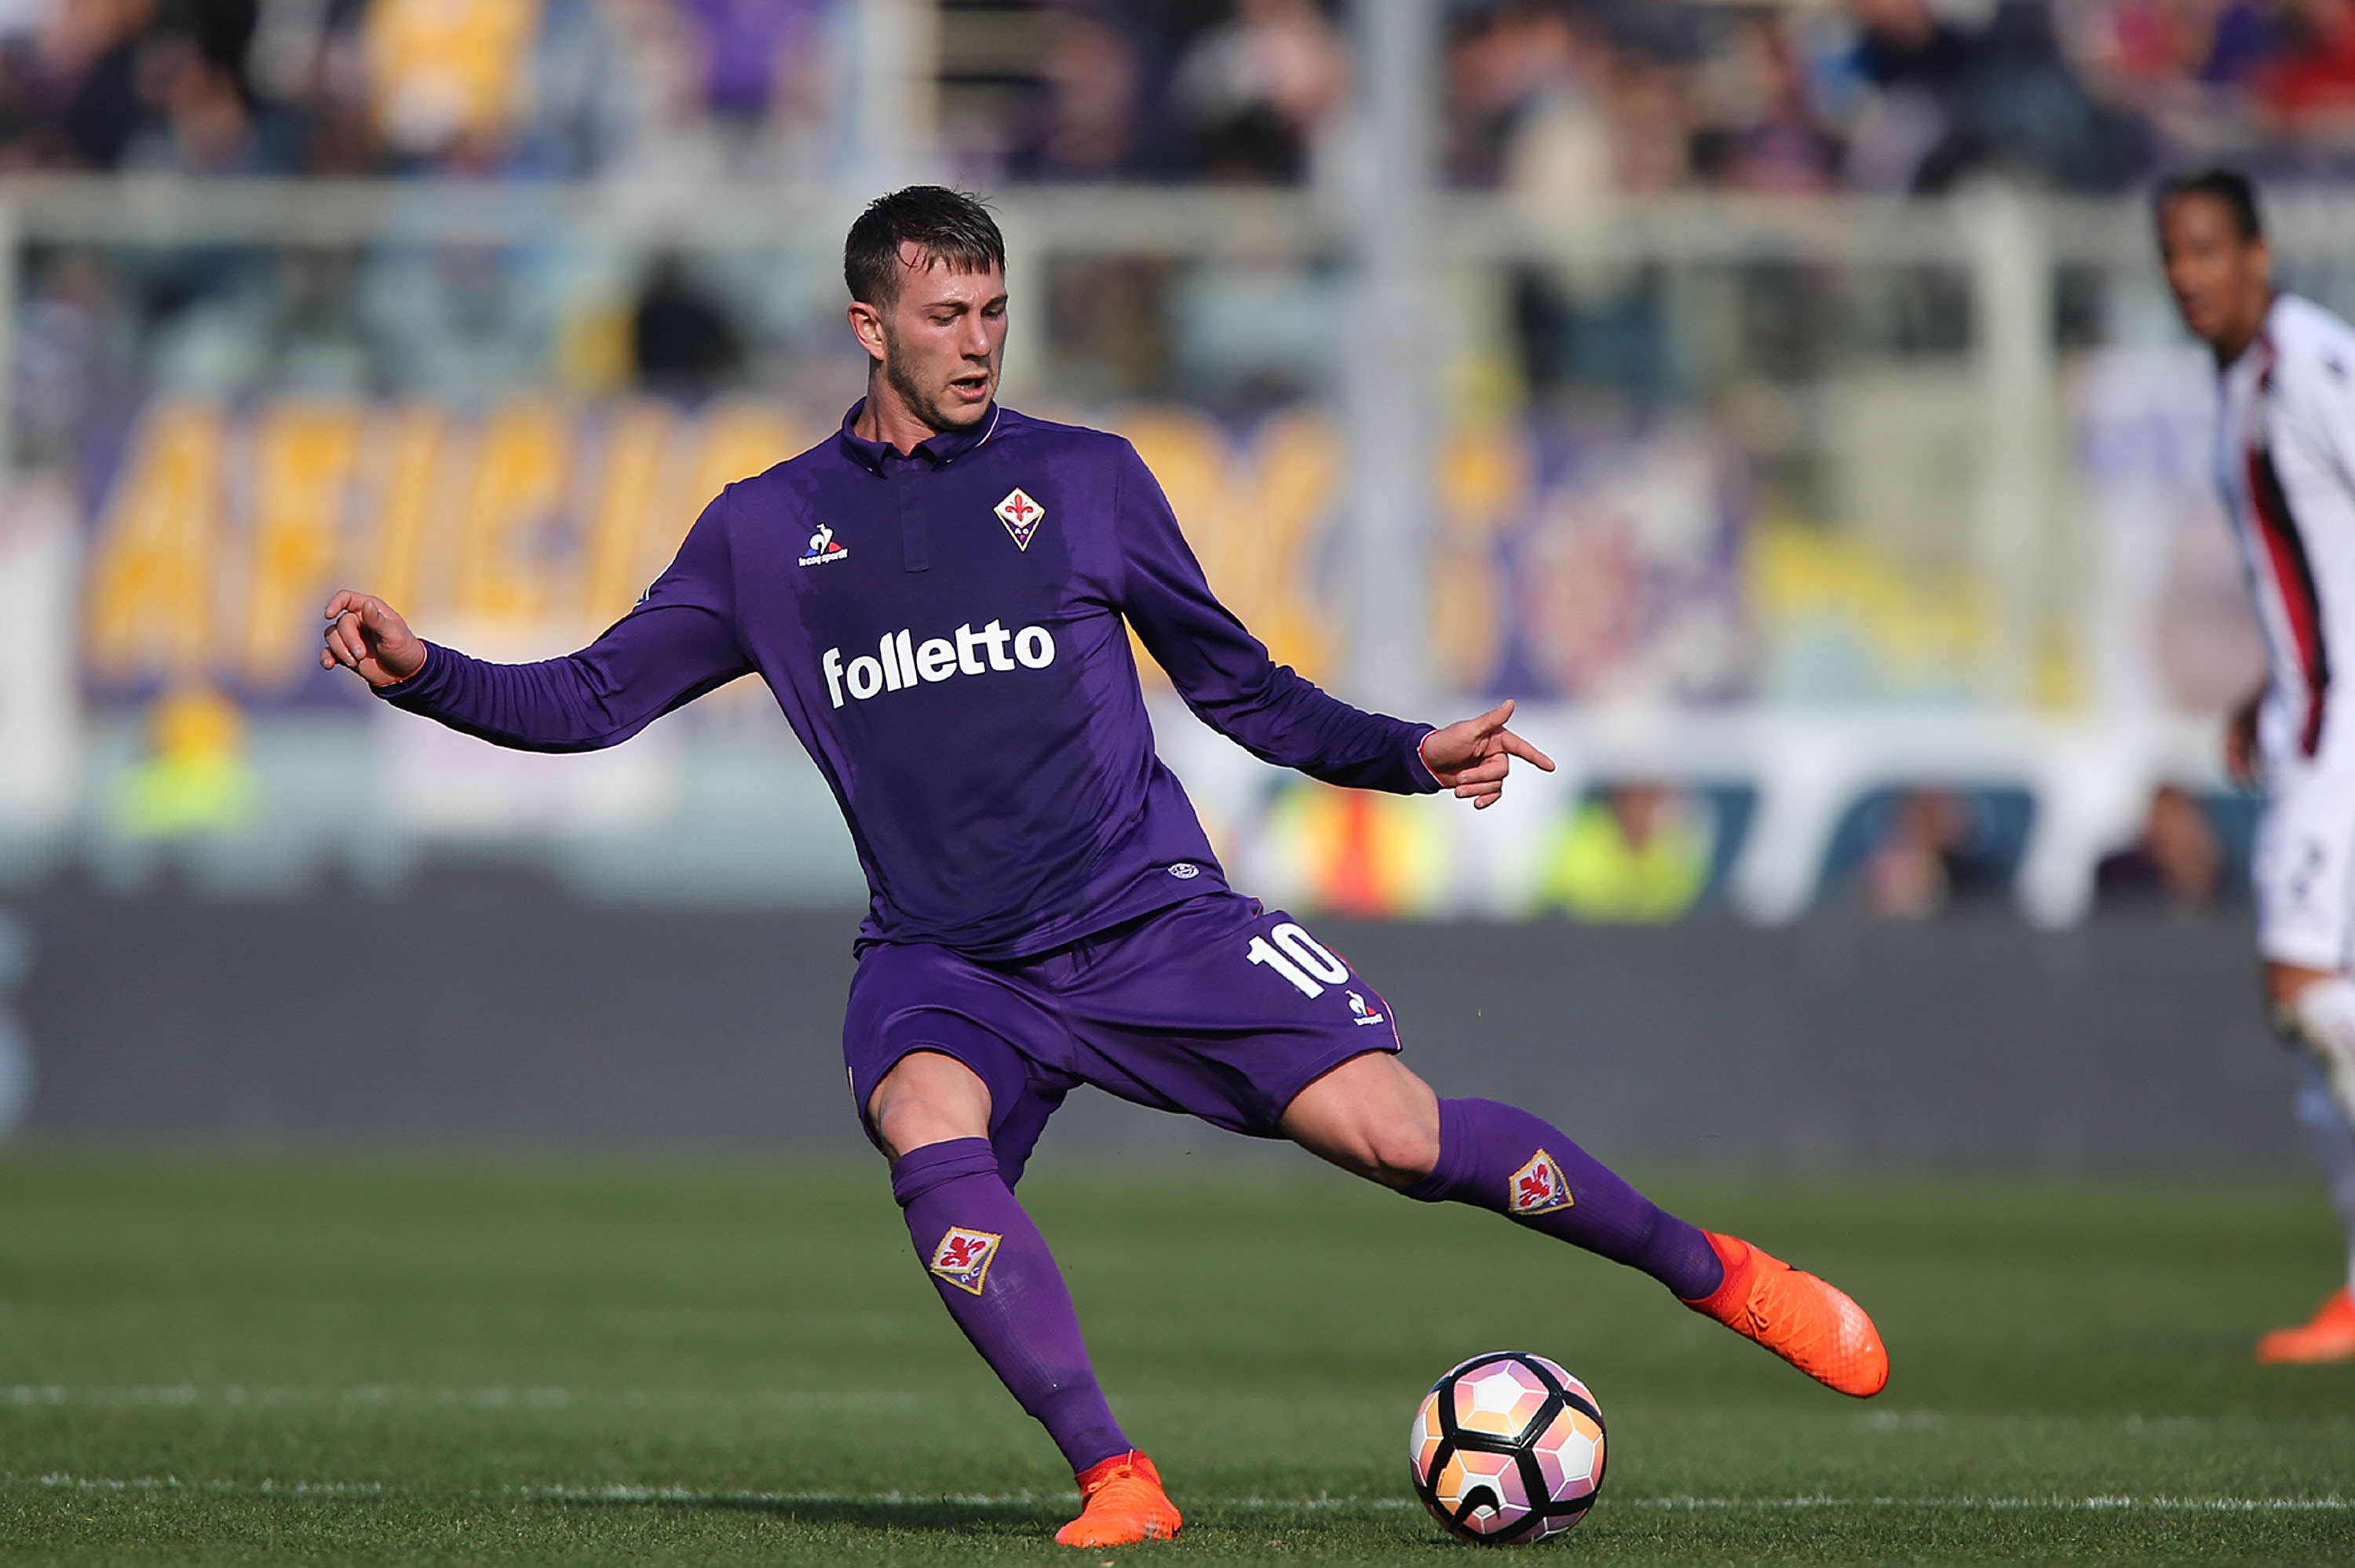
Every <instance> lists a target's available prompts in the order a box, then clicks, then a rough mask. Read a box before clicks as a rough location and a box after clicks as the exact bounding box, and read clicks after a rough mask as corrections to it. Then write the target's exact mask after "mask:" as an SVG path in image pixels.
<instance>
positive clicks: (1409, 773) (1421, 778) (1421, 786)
mask: <svg viewBox="0 0 2355 1568" xmlns="http://www.w3.org/2000/svg"><path fill="white" fill-rule="evenodd" d="M429 667H430V666H429ZM423 673H425V672H424V671H422V670H421V671H419V672H418V674H420V675H421V674H423ZM411 678H412V679H414V678H415V677H411ZM1438 728H1439V726H1437V725H1433V724H1418V725H1411V726H1408V731H1407V737H1406V749H1407V756H1408V758H1409V761H1408V762H1407V765H1406V777H1407V782H1408V786H1409V787H1410V789H1412V791H1413V792H1414V793H1415V794H1418V795H1435V794H1437V793H1438V792H1439V791H1440V790H1442V789H1445V788H1447V786H1445V785H1444V784H1442V783H1441V782H1440V781H1439V775H1438V774H1436V773H1433V771H1432V770H1431V764H1430V763H1428V762H1425V761H1424V760H1423V739H1424V737H1425V736H1430V735H1433V734H1435V733H1436V732H1437V731H1438Z"/></svg>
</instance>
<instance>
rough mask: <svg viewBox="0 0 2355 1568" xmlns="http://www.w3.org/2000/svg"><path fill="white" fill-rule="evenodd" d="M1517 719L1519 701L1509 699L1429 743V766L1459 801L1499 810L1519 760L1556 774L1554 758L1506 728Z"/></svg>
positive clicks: (1425, 752) (1441, 731)
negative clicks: (1499, 801)
mask: <svg viewBox="0 0 2355 1568" xmlns="http://www.w3.org/2000/svg"><path fill="white" fill-rule="evenodd" d="M1512 716H1513V699H1512V698H1510V697H1507V698H1506V699H1505V700H1504V701H1503V702H1501V703H1499V704H1497V705H1496V706H1495V707H1493V708H1490V709H1489V710H1488V711H1487V713H1485V714H1482V715H1480V716H1479V717H1478V718H1468V719H1458V720H1456V721H1455V723H1454V724H1452V725H1449V726H1447V727H1446V728H1445V729H1435V730H1433V731H1432V732H1431V733H1430V734H1429V735H1426V736H1423V766H1424V767H1425V768H1430V769H1431V776H1432V777H1433V779H1438V780H1439V782H1440V785H1441V787H1442V788H1444V789H1453V790H1455V798H1456V799H1457V800H1469V801H1471V802H1472V809H1473V810H1476V811H1478V810H1487V808H1488V807H1490V806H1493V805H1495V804H1496V803H1497V798H1498V797H1499V796H1501V795H1503V794H1504V792H1505V775H1506V774H1507V773H1508V772H1510V771H1511V770H1512V767H1513V758H1516V757H1518V758H1520V759H1521V760H1522V761H1524V762H1529V763H1534V764H1535V765H1536V766H1538V767H1540V768H1544V769H1545V770H1546V771H1547V772H1549V773H1550V772H1552V771H1553V758H1550V757H1548V756H1547V755H1546V754H1545V753H1544V752H1542V751H1540V750H1539V749H1538V748H1537V747H1534V746H1531V745H1530V744H1529V742H1528V741H1526V740H1523V739H1522V738H1521V737H1520V736H1518V735H1515V734H1514V733H1513V732H1512V731H1511V730H1509V729H1507V728H1506V727H1505V723H1506V721H1507V720H1508V719H1510V718H1511V717H1512Z"/></svg>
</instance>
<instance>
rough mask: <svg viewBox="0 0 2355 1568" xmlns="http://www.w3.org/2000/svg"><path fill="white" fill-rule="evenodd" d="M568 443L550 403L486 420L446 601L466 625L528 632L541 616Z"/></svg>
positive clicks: (527, 401) (527, 404) (520, 403)
mask: <svg viewBox="0 0 2355 1568" xmlns="http://www.w3.org/2000/svg"><path fill="white" fill-rule="evenodd" d="M571 445H572V427H571V421H570V419H569V418H566V417H565V414H564V411H563V410H562V409H560V408H559V407H558V406H557V405H556V404H555V403H554V402H553V401H551V400H549V399H547V398H542V397H522V398H517V399H516V400H514V401H512V402H509V403H506V404H505V405H503V406H501V407H500V408H498V409H496V411H495V412H494V413H493V414H492V415H491V418H490V421H489V423H488V425H487V426H486V427H485V429H484V431H483V438H482V448H481V451H480V454H479V455H478V456H477V458H476V460H475V464H474V484H473V485H472V486H471V487H470V489H469V493H468V495H467V499H466V509H465V511H464V514H463V520H462V522H461V523H460V524H459V529H458V577H457V583H456V588H455V591H454V593H453V607H454V608H455V609H456V610H457V611H458V613H459V614H460V615H461V616H463V617H464V618H465V620H466V622H467V624H468V625H469V626H472V627H484V628H489V629H493V630H529V629H530V627H531V626H532V625H533V623H535V622H537V621H538V620H539V619H540V618H541V617H542V616H544V615H546V614H547V613H548V609H549V602H550V599H551V595H550V593H549V588H550V584H549V578H550V577H551V576H552V575H553V573H552V571H551V567H552V566H553V556H554V554H555V552H554V550H553V548H552V546H553V545H554V544H555V543H556V530H557V528H558V527H559V524H560V521H561V520H560V517H559V508H560V507H561V506H562V505H563V503H564V492H565V481H566V478H567V473H566V462H567V459H568V458H569V456H570V451H571Z"/></svg>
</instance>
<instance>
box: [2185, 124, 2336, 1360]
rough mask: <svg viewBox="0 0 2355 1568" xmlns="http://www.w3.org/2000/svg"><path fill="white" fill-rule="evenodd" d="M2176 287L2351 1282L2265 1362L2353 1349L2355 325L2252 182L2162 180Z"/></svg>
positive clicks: (2233, 735) (2283, 924) (2279, 982)
mask: <svg viewBox="0 0 2355 1568" xmlns="http://www.w3.org/2000/svg"><path fill="white" fill-rule="evenodd" d="M2155 216H2156V217H2157V219H2158V242H2159V250H2160V254H2161V256H2162V258H2163V260H2165V262H2166V266H2167V282H2168V287H2169V289H2170V290H2172V291H2173V292H2174V294H2175V303H2176V307H2177V308H2178V309H2179V311H2181V312H2182V314H2183V322H2184V324H2185V325H2186V326H2188V327H2190V329H2191V331H2192V332H2193V333H2194V334H2197V335H2198V336H2199V337H2200V338H2201V339H2202V340H2203V341H2205V342H2206V343H2207V344H2208V346H2209V347H2210V348H2211V350H2213V351H2214V353H2215V355H2216V365H2217V369H2218V373H2219V376H2220V378H2221V387H2220V391H2221V394H2222V396H2221V399H2220V407H2219V410H2218V416H2217V419H2218V422H2217V430H2216V464H2217V482H2218V483H2219V484H2220V485H2221V486H2222V490H2223V493H2224V504H2225V506H2226V508H2227V509H2228V510H2229V512H2230V513H2231V514H2232V524H2233V530H2234V532H2235V533H2236V534H2237V535H2239V537H2240V543H2241V550H2242V555H2243V564H2244V565H2245V567H2246V568H2247V573H2248V579H2249V588H2250V592H2251V594H2252V595H2253V597H2254V599H2255V601H2256V610H2257V619H2258V620H2259V621H2260V622H2261V623H2262V624H2263V625H2264V633H2265V645H2266V647H2267V649H2268V651H2269V652H2270V655H2271V657H2270V663H2271V670H2270V672H2269V674H2268V678H2267V680H2266V682H2265V683H2264V687H2263V688H2261V689H2260V690H2259V691H2257V692H2256V693H2254V694H2252V695H2251V696H2250V698H2249V700H2248V701H2247V702H2246V703H2245V704H2243V705H2242V707H2241V708H2240V709H2239V710H2238V711H2237V712H2236V713H2235V714H2234V715H2233V717H2232V726H2231V728H2230V730H2229V731H2228V733H2227V736H2226V741H2225V749H2226V761H2227V763H2228V765H2229V766H2230V768H2231V769H2232V775H2233V777H2234V778H2236V779H2239V780H2241V781H2242V782H2243V783H2244V784H2256V783H2259V782H2262V783H2263V785H2264V791H2265V808H2264V817H2263V819H2262V820H2261V821H2260V822H2259V825H2258V829H2257V847H2256V864H2255V882H2256V899H2257V949H2258V953H2259V956H2260V957H2261V958H2262V959H2264V984H2265V999H2266V1001H2267V1003H2268V1004H2269V1005H2270V1007H2271V1008H2272V1010H2273V1018H2274V1022H2275V1025H2276V1027H2278V1028H2279V1029H2280V1030H2281V1031H2282V1033H2284V1034H2285V1035H2286V1037H2287V1038H2289V1039H2290V1040H2291V1041H2293V1042H2295V1043H2296V1044H2297V1045H2298V1046H2300V1047H2301V1048H2302V1049H2301V1051H2300V1054H2299V1061H2298V1071H2299V1076H2300V1083H2299V1086H2298V1092H2297V1102H2296V1109H2297V1119H2298V1121H2299V1123H2300V1125H2301V1126H2303V1127H2304V1128H2305V1129H2306V1132H2307V1141H2308V1143H2309V1144H2310V1145H2311V1146H2312V1148H2313V1150H2314V1154H2315V1157H2316V1159H2317V1160H2319V1161H2320V1162H2321V1165H2322V1169H2323V1175H2324V1178H2325V1180H2326V1181H2328V1184H2329V1188H2330V1193H2331V1197H2332V1199H2333V1201H2334V1202H2336V1203H2337V1205H2338V1208H2339V1215H2340V1217H2341V1218H2342V1219H2343V1220H2344V1221H2345V1223H2346V1226H2347V1234H2348V1282H2347V1283H2346V1284H2342V1285H2341V1286H2340V1287H2339V1289H2338V1290H2336V1291H2334V1292H2333V1293H2332V1294H2331V1295H2330V1297H2329V1298H2328V1299H2327V1300H2325V1301H2324V1302H2323V1304H2322V1308H2321V1309H2320V1310H2319V1311H2318V1312H2317V1313H2316V1314H2315V1316H2314V1318H2313V1320H2312V1321H2310V1322H2307V1323H2305V1324H2302V1325H2300V1326H2299V1327H2296V1328H2294V1329H2282V1330H2276V1331H2275V1332H2273V1333H2270V1334H2267V1335H2265V1336H2264V1338H2263V1339H2261V1340H2258V1341H2257V1360H2259V1361H2346V1360H2350V1359H2355V1296H2350V1287H2355V978H2350V973H2349V970H2350V963H2355V695H2350V694H2349V693H2348V692H2347V691H2345V690H2344V689H2342V688H2341V687H2340V686H2339V685H2335V684H2334V683H2333V681H2332V673H2333V671H2332V666H2333V664H2334V662H2339V661H2355V329H2350V327H2349V326H2348V324H2347V323H2345V322H2342V321H2340V320H2339V318H2338V317H2337V316H2334V315H2332V314H2331V313H2329V312H2328V311H2326V310H2324V309H2323V308H2322V307H2321V306H2320V305H2318V304H2315V303H2313V302H2311V301H2307V300H2302V299H2299V298H2298V297H2297V296H2296V295H2295V294H2288V293H2277V292H2275V289H2274V286H2273V251H2272V249H2271V248H2270V247H2269V246H2268V245H2267V244H2266V242H2265V236H2264V226H2263V224H2262V223H2261V221H2260V219H2259V217H2258V213H2257V204H2256V195H2255V192H2254V188H2253V187H2252V186H2251V185H2250V184H2249V182H2248V180H2247V179H2246V178H2245V177H2244V176H2243V175H2238V174H2234V173H2232V172H2231V171H2229V170H2211V171H2209V172H2207V173H2204V174H2196V175H2181V176H2179V177H2177V178H2174V179H2170V180H2169V181H2168V182H2167V183H2166V184H2165V185H2161V186H2160V187H2159V191H2158V202H2157V207H2156V214H2155Z"/></svg>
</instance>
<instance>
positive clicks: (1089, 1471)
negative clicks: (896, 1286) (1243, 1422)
mask: <svg viewBox="0 0 2355 1568" xmlns="http://www.w3.org/2000/svg"><path fill="white" fill-rule="evenodd" d="M989 1109H990V1100H989V1089H988V1086H986V1085H985V1084H984V1083H983V1082H982V1080H981V1079H980V1077H979V1076H978V1075H975V1073H974V1072H973V1071H972V1069H970V1068H968V1067H967V1066H965V1065H964V1064H963V1063H961V1062H959V1061H957V1060H956V1059H955V1058H954V1057H952V1056H947V1055H943V1054H940V1053H938V1052H932V1051H920V1052H917V1053H915V1054H911V1055H909V1056H906V1057H903V1058H901V1060H900V1063H899V1064H898V1065H896V1066H894V1067H893V1068H892V1069H891V1071H890V1073H889V1074H887V1075H885V1076H884V1078H883V1081H882V1082H881V1083H880V1084H879V1085H878V1086H876V1089H875V1093H874V1095H873V1097H871V1098H870V1100H869V1102H868V1116H869V1118H871V1120H872V1123H873V1125H874V1128H875V1130H876V1133H877V1136H878V1137H879V1139H881V1141H882V1144H883V1149H884V1152H885V1153H886V1154H888V1155H890V1158H891V1195H892V1197H894V1198H895V1199H897V1200H898V1201H899V1203H900V1209H901V1210H902V1211H904V1212H905V1213H906V1215H907V1220H908V1234H909V1236H910V1237H911V1239H912V1240H913V1241H914V1242H915V1244H916V1255H917V1256H919V1257H921V1258H923V1259H925V1260H926V1262H925V1267H926V1268H927V1269H928V1270H929V1271H930V1272H931V1274H932V1283H933V1285H934V1286H935V1287H937V1288H938V1289H939V1291H940V1297H941V1300H942V1301H943V1302H944V1303H945V1304H946V1305H947V1307H948V1309H949V1316H951V1317H952V1318H954V1319H956V1325H957V1327H958V1328H959V1329H962V1330H964V1336H965V1338H966V1339H968V1340H972V1341H973V1348H974V1349H975V1350H976V1351H980V1352H981V1355H982V1359H983V1360H984V1361H987V1362H988V1363H989V1365H990V1369H991V1370H992V1371H993V1372H996V1373H997V1375H998V1377H999V1378H1000V1380H1002V1381H1003V1382H1004V1383H1005V1384H1006V1387H1007V1392H1008V1393H1012V1394H1013V1395H1014V1397H1015V1399H1016V1400H1017V1401H1018V1403H1019V1404H1021V1406H1022V1408H1023V1409H1024V1410H1026V1411H1028V1412H1029V1413H1030V1414H1031V1415H1032V1416H1033V1417H1035V1418H1036V1419H1037V1420H1038V1422H1039V1425H1042V1426H1044V1427H1046V1429H1047V1433H1048V1435H1049V1436H1051V1437H1052V1438H1054V1440H1055V1446H1057V1447H1059V1448H1060V1449H1061V1450H1062V1451H1063V1457H1064V1458H1065V1459H1067V1460H1069V1461H1070V1462H1071V1470H1072V1472H1073V1475H1074V1476H1075V1478H1077V1480H1078V1482H1079V1487H1080V1495H1081V1498H1082V1501H1083V1503H1084V1505H1085V1506H1084V1507H1083V1509H1082V1511H1081V1515H1080V1517H1079V1518H1077V1519H1075V1520H1071V1522H1070V1523H1069V1524H1067V1525H1065V1526H1063V1528H1062V1529H1061V1530H1060V1531H1056V1532H1055V1539H1056V1540H1057V1541H1059V1542H1062V1543H1063V1544H1064V1545H1066V1546H1096V1547H1103V1546H1125V1545H1129V1544H1132V1543H1133V1542H1139V1541H1146V1540H1152V1539H1156V1538H1159V1537H1165V1536H1171V1535H1175V1534H1177V1530H1178V1526H1179V1525H1180V1524H1181V1523H1182V1522H1183V1521H1182V1520H1181V1519H1180V1518H1179V1516H1178V1513H1177V1509H1176V1507H1175V1506H1173V1505H1172V1504H1171V1503H1170V1501H1169V1499H1168V1496H1167V1494H1166V1493H1165V1492H1163V1490H1162V1489H1161V1478H1160V1476H1159V1474H1158V1473H1157V1472H1156V1471H1155V1469H1154V1467H1153V1461H1152V1460H1150V1459H1148V1458H1146V1457H1145V1456H1144V1455H1143V1454H1141V1453H1139V1452H1137V1451H1136V1450H1135V1448H1133V1447H1132V1446H1130V1445H1129V1441H1128V1438H1127V1437H1126V1436H1124V1434H1123V1433H1122V1432H1121V1429H1120V1424H1119V1423H1118V1422H1116V1421H1114V1419H1113V1414H1112V1408H1111V1406H1110V1405H1108V1404H1106V1403H1105V1402H1104V1396H1103V1389H1102V1388H1101V1387H1100V1386H1098V1384H1097V1383H1096V1374H1095V1368H1094V1367H1093V1366H1092V1364H1091V1363H1090V1362H1089V1361H1088V1348H1087V1343H1086V1341H1085V1340H1082V1338H1081V1335H1080V1319H1079V1314H1078V1313H1077V1312H1076V1311H1075V1310H1073V1308H1072V1306H1071V1291H1070V1290H1069V1289H1068V1288H1066V1287H1065V1286H1064V1284H1063V1274H1062V1270H1061V1269H1060V1268H1059V1267H1057V1266H1056V1264H1055V1255H1054V1254H1053V1253H1051V1252H1050V1251H1049V1250H1048V1247H1047V1242H1046V1238H1045V1237H1044V1236H1041V1235H1040V1234H1039V1227H1038V1226H1037V1225H1035V1224H1032V1223H1031V1221H1030V1216H1029V1214H1028V1213H1027V1212H1025V1211H1024V1209H1023V1207H1022V1205H1021V1203H1020V1202H1018V1201H1017V1200H1016V1198H1015V1196H1014V1192H1013V1190H1012V1189H1011V1188H1009V1187H1007V1184H1006V1179H1005V1177H1004V1176H1003V1175H1001V1174H1000V1173H999V1171H998V1163H997V1154H996V1150H994V1149H992V1148H991V1146H990V1141H989Z"/></svg>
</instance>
